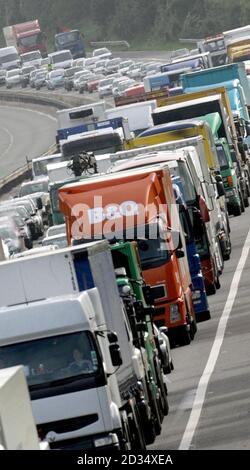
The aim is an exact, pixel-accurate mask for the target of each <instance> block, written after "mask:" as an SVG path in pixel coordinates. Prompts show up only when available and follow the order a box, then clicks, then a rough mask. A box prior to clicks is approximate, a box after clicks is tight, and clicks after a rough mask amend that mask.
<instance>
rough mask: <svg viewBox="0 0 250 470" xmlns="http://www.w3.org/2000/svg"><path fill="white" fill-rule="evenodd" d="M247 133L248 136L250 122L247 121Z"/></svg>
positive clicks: (249, 133)
mask: <svg viewBox="0 0 250 470" xmlns="http://www.w3.org/2000/svg"><path fill="white" fill-rule="evenodd" d="M246 133H247V136H249V135H250V122H247V123H246Z"/></svg>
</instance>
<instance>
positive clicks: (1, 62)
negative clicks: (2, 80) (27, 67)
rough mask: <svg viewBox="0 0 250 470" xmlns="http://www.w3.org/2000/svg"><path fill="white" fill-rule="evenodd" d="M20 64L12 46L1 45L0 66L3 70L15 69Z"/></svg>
mask: <svg viewBox="0 0 250 470" xmlns="http://www.w3.org/2000/svg"><path fill="white" fill-rule="evenodd" d="M19 66H20V58H19V56H18V53H17V50H16V48H15V47H14V46H9V47H1V49H0V68H1V69H3V70H11V69H16V68H18V67H19Z"/></svg>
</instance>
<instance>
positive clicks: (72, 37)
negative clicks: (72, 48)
mask: <svg viewBox="0 0 250 470" xmlns="http://www.w3.org/2000/svg"><path fill="white" fill-rule="evenodd" d="M78 39H79V32H78V31H69V32H68V33H63V34H62V35H61V34H60V35H58V36H57V37H56V42H57V43H58V44H60V46H62V45H63V44H68V43H69V42H74V41H78Z"/></svg>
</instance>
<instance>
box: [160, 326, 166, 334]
mask: <svg viewBox="0 0 250 470" xmlns="http://www.w3.org/2000/svg"><path fill="white" fill-rule="evenodd" d="M159 331H160V332H161V333H164V335H167V334H168V327H167V326H160V328H159Z"/></svg>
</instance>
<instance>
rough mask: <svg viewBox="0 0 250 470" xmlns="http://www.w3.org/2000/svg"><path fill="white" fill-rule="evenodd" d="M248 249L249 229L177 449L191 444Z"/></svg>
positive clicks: (185, 448) (182, 448) (249, 241)
mask: <svg viewBox="0 0 250 470" xmlns="http://www.w3.org/2000/svg"><path fill="white" fill-rule="evenodd" d="M249 250H250V230H249V232H248V235H247V237H246V240H245V243H244V246H243V248H242V253H241V257H240V260H239V262H238V265H237V268H236V270H235V273H234V277H233V280H232V283H231V286H230V289H229V294H228V297H227V301H226V304H225V307H224V310H223V312H222V315H221V318H220V321H219V325H218V328H217V331H216V336H215V339H214V342H213V346H212V349H211V351H210V355H209V358H208V361H207V364H206V366H205V369H204V371H203V374H202V376H201V378H200V381H199V384H198V388H197V391H196V395H195V399H194V403H193V407H192V411H191V413H190V416H189V420H188V423H187V426H186V429H185V431H184V434H183V437H182V440H181V443H180V446H179V450H188V449H189V448H190V446H191V443H192V439H193V436H194V433H195V431H196V428H197V425H198V423H199V419H200V415H201V411H202V408H203V404H204V401H205V396H206V391H207V387H208V383H209V380H210V378H211V375H212V373H213V371H214V368H215V365H216V362H217V359H218V356H219V353H220V348H221V346H222V343H223V339H224V336H225V332H226V327H227V323H228V319H229V316H230V313H231V311H232V308H233V304H234V301H235V298H236V295H237V292H238V288H239V283H240V279H241V275H242V272H243V269H244V267H245V264H246V261H247V257H248V254H249Z"/></svg>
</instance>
